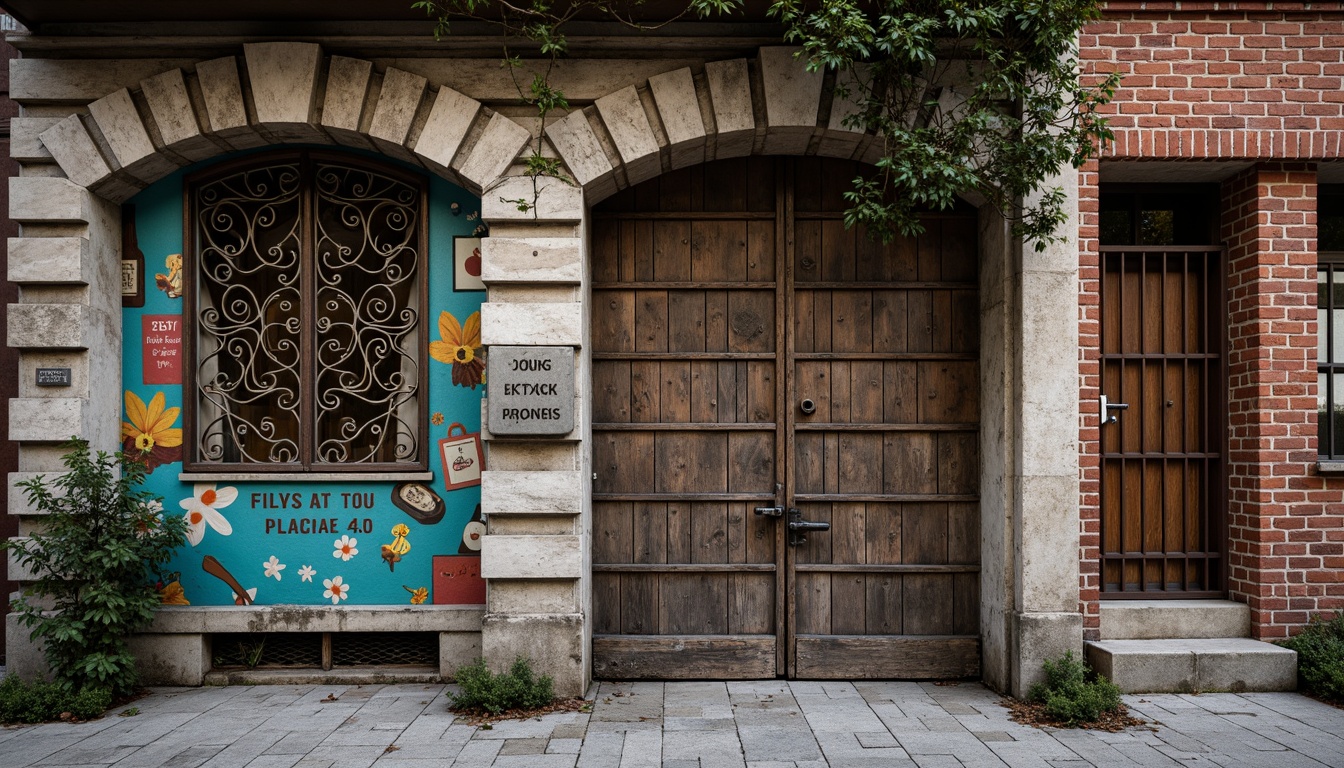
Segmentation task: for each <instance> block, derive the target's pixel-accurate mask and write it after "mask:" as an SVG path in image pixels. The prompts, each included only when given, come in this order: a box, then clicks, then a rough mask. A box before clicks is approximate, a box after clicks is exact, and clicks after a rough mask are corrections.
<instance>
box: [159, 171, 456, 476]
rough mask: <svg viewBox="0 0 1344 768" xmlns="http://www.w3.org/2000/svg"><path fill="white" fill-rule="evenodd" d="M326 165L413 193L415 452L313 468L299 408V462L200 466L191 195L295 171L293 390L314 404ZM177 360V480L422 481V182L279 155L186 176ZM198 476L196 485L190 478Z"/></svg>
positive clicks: (425, 269) (403, 174)
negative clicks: (296, 357) (276, 168)
mask: <svg viewBox="0 0 1344 768" xmlns="http://www.w3.org/2000/svg"><path fill="white" fill-rule="evenodd" d="M319 162H320V163H326V164H330V165H335V166H339V167H343V168H349V169H353V170H357V171H369V172H372V173H376V174H379V175H382V176H384V177H387V178H389V179H393V180H395V181H397V182H400V183H404V184H407V185H409V186H410V187H412V188H413V189H414V190H415V192H416V202H415V206H416V210H417V222H416V225H415V226H416V232H415V237H416V238H417V240H418V242H419V246H420V247H419V252H418V253H417V254H416V262H415V263H416V267H415V268H416V270H417V272H418V276H417V280H416V283H417V284H416V285H415V286H414V287H413V289H412V291H411V294H410V297H409V300H410V302H412V303H411V304H410V306H411V308H412V309H414V311H415V313H416V315H417V320H416V334H417V336H418V338H417V339H416V341H415V349H414V354H415V355H416V358H415V359H416V361H417V363H418V365H417V369H418V370H417V374H418V376H417V381H416V393H417V395H416V399H417V403H416V405H415V406H414V408H415V412H416V421H415V425H414V428H415V429H414V435H413V440H414V443H415V445H416V456H415V459H414V460H412V461H404V462H358V463H348V464H347V463H332V462H323V461H319V460H317V457H316V447H315V445H314V443H315V441H316V434H317V424H316V418H315V417H314V415H313V413H312V411H311V408H310V407H309V406H306V405H305V406H302V407H301V409H300V414H301V416H300V420H299V443H300V447H299V459H298V460H297V461H295V462H288V463H266V462H250V461H233V462H222V461H203V460H202V459H201V458H200V453H199V452H200V438H201V436H200V435H199V434H198V429H199V425H198V424H197V409H198V407H199V405H198V400H199V393H198V392H197V370H196V369H197V367H198V365H199V364H200V361H199V360H198V359H197V350H196V346H197V344H196V335H197V333H198V328H197V310H198V302H197V296H196V293H197V289H198V283H197V275H196V270H197V267H198V243H197V227H196V222H197V215H198V212H197V210H196V208H197V206H196V203H195V200H194V197H195V192H196V191H197V190H198V189H199V188H201V187H202V186H204V185H206V184H209V183H211V182H214V181H218V180H220V179H223V178H227V177H229V176H232V175H235V174H238V173H240V172H243V171H247V170H250V169H257V168H264V167H266V166H268V165H275V164H286V163H297V164H298V165H299V167H300V178H301V180H300V192H299V206H300V213H299V220H300V223H299V227H300V231H301V235H300V249H301V250H300V264H299V270H300V275H301V278H300V309H299V313H300V316H301V328H300V332H301V334H302V336H301V338H302V342H301V348H302V350H303V352H302V362H301V364H300V366H301V367H300V374H299V382H300V386H301V387H302V397H304V398H307V399H312V398H314V397H315V387H316V384H317V380H316V370H317V362H316V354H317V350H316V344H315V343H314V341H315V339H316V338H317V336H316V332H315V330H314V319H315V315H314V313H315V312H316V308H315V305H316V303H317V298H316V296H315V287H314V284H315V280H314V275H315V272H316V269H315V266H314V250H315V241H316V239H317V238H316V228H317V226H318V223H317V216H316V213H315V205H314V200H315V192H314V187H313V179H314V176H315V171H314V168H315V166H316V164H317V163H319ZM182 194H183V223H182V225H183V243H184V246H185V247H184V253H183V278H184V291H183V316H184V318H185V320H186V322H185V323H184V333H183V340H182V343H183V357H184V361H185V362H186V364H185V365H184V366H183V367H184V369H185V370H184V372H183V383H182V386H183V433H184V438H183V441H184V448H185V450H184V452H183V478H184V479H205V478H206V477H209V478H211V479H213V478H217V477H224V476H235V477H236V476H241V475H252V474H257V475H261V476H264V477H267V478H273V479H288V478H282V476H294V479H299V477H300V476H301V477H302V479H340V480H360V479H367V480H379V479H388V478H394V479H395V478H403V479H407V478H412V477H414V478H424V477H427V476H428V474H429V471H430V470H429V454H430V451H429V448H428V435H427V434H426V432H425V430H426V429H428V426H427V425H428V424H429V366H428V360H429V337H430V334H431V331H432V328H431V325H430V323H429V321H428V320H427V319H426V318H427V312H428V307H429V264H430V260H429V248H430V242H429V182H428V179H426V178H425V177H424V176H422V175H420V174H416V173H414V172H411V171H408V170H405V169H402V168H398V167H396V166H393V165H391V164H389V163H383V162H378V161H375V160H369V159H366V158H363V157H360V156H356V155H352V154H347V153H342V152H338V151H327V150H280V151H275V152H268V153H265V154H260V155H248V156H246V157H242V158H238V159H236V160H232V161H229V162H225V163H221V164H219V165H215V166H211V167H210V168H207V169H204V170H202V171H199V172H196V173H193V174H190V175H188V176H187V177H186V178H185V179H184V182H183V193H182ZM194 475H199V477H193V476H194Z"/></svg>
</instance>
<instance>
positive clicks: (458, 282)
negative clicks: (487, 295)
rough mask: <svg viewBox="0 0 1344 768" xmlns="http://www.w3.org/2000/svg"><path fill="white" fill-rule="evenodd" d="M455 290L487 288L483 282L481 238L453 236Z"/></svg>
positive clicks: (480, 289) (482, 289) (481, 289)
mask: <svg viewBox="0 0 1344 768" xmlns="http://www.w3.org/2000/svg"><path fill="white" fill-rule="evenodd" d="M453 290H454V291H484V290H485V283H483V282H481V238H479V237H454V238H453Z"/></svg>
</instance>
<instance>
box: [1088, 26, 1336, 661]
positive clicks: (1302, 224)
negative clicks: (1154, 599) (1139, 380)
mask: <svg viewBox="0 0 1344 768" xmlns="http://www.w3.org/2000/svg"><path fill="white" fill-rule="evenodd" d="M1217 7H1218V8H1219V9H1220V10H1213V9H1214V5H1213V4H1209V3H1204V4H1190V3H1184V4H1171V3H1167V4H1152V3H1146V4H1143V5H1142V6H1140V5H1138V4H1132V3H1127V4H1122V3H1110V4H1109V5H1108V9H1107V12H1106V16H1105V18H1104V19H1103V20H1102V21H1099V22H1097V23H1094V24H1092V25H1090V26H1088V27H1087V28H1086V29H1085V30H1084V34H1083V35H1082V36H1081V38H1080V43H1081V48H1082V50H1081V56H1082V59H1083V61H1084V68H1085V71H1086V72H1090V73H1102V72H1109V71H1120V72H1121V73H1123V80H1122V82H1121V86H1120V88H1118V89H1117V91H1116V94H1115V100H1114V103H1113V104H1112V105H1110V107H1109V108H1108V111H1109V112H1110V114H1111V126H1112V128H1113V129H1114V130H1115V136H1116V140H1115V143H1114V144H1113V145H1112V146H1111V147H1109V148H1108V150H1107V151H1106V153H1105V155H1104V156H1103V163H1102V164H1098V163H1095V162H1094V163H1092V164H1090V165H1088V166H1086V167H1084V168H1083V169H1082V171H1081V172H1080V179H1079V181H1080V184H1079V186H1080V206H1079V207H1080V231H1079V240H1080V249H1079V259H1080V262H1079V265H1080V273H1079V274H1080V286H1079V288H1080V292H1079V339H1080V363H1079V374H1080V389H1079V397H1080V404H1081V409H1080V410H1081V419H1080V434H1079V437H1080V446H1081V452H1082V456H1081V461H1080V464H1081V485H1080V497H1079V502H1080V518H1081V520H1080V522H1081V529H1080V530H1081V553H1082V554H1081V557H1082V571H1081V584H1080V607H1081V610H1082V611H1083V614H1084V626H1085V630H1086V633H1087V636H1088V637H1089V639H1095V638H1096V637H1097V634H1098V627H1099V622H1100V617H1099V606H1098V596H1099V590H1100V579H1099V572H1098V566H1097V563H1098V557H1099V553H1100V550H1099V546H1100V540H1099V533H1100V511H1099V505H1100V469H1099V458H1098V452H1099V429H1098V415H1097V398H1098V396H1099V395H1100V394H1101V390H1100V365H1099V362H1098V346H1099V343H1100V336H1099V322H1100V309H1099V295H1098V290H1099V285H1100V283H1099V260H1098V245H1099V240H1098V229H1099V212H1098V208H1099V206H1098V200H1099V190H1100V185H1101V183H1102V179H1104V178H1106V177H1107V170H1106V165H1105V163H1107V162H1110V161H1116V160H1120V161H1136V160H1141V161H1153V160H1183V161H1189V160H1205V161H1207V160H1220V161H1233V162H1229V163H1226V164H1225V165H1224V166H1223V167H1222V168H1215V169H1213V170H1212V172H1211V171H1210V165H1209V164H1208V163H1202V164H1201V165H1200V171H1199V174H1200V175H1199V176H1198V179H1199V180H1201V181H1208V180H1211V179H1216V180H1218V181H1220V182H1221V185H1222V186H1221V197H1222V205H1221V221H1220V237H1221V239H1222V241H1223V242H1224V243H1225V245H1226V246H1227V248H1228V269H1227V273H1226V275H1225V277H1226V280H1227V288H1228V296H1229V307H1228V311H1229V317H1228V337H1229V338H1228V357H1227V366H1228V378H1229V381H1228V387H1229V390H1228V403H1229V407H1228V414H1227V417H1228V420H1229V432H1228V437H1229V440H1228V457H1227V458H1228V465H1229V472H1228V475H1229V477H1228V489H1227V495H1228V510H1227V515H1228V526H1227V535H1228V545H1227V552H1228V561H1227V562H1228V579H1227V588H1228V593H1229V597H1231V598H1232V599H1235V600H1238V601H1241V602H1246V603H1248V604H1249V605H1250V607H1251V610H1252V634H1253V635H1254V636H1255V637H1257V638H1264V639H1272V638H1278V637H1285V636H1287V635H1288V634H1289V633H1290V632H1292V631H1293V629H1294V628H1296V627H1299V626H1301V625H1302V624H1304V623H1306V622H1307V620H1308V619H1309V617H1310V615H1311V614H1312V613H1316V612H1321V611H1332V610H1335V609H1337V608H1339V607H1340V606H1341V605H1344V583H1341V582H1344V557H1341V555H1344V502H1342V500H1344V493H1342V492H1344V480H1340V479H1333V478H1324V477H1320V476H1317V475H1316V472H1315V470H1316V460H1317V439H1316V394H1317V393H1316V331H1317V328H1316V311H1315V304H1316V180H1317V165H1316V162H1315V161H1329V160H1332V159H1335V158H1338V157H1339V155H1340V149H1341V136H1344V131H1341V128H1344V89H1342V88H1341V86H1342V85H1344V13H1340V6H1339V4H1337V3H1333V4H1330V5H1329V7H1330V9H1331V10H1328V11H1319V10H1309V9H1308V7H1306V6H1300V5H1299V6H1294V7H1291V8H1289V9H1287V10H1284V9H1283V6H1277V5H1276V6H1274V9H1275V10H1273V11H1272V12H1271V11H1269V10H1268V8H1269V6H1268V5H1267V4H1264V3H1240V4H1237V3H1232V4H1218V6H1217ZM1311 7H1314V8H1320V7H1321V6H1319V5H1315V6H1311ZM1097 76H1098V77H1099V76H1100V75H1099V74H1098V75H1097ZM1247 161H1251V162H1250V163H1249V167H1248V162H1247ZM1187 167H1190V166H1187ZM1168 168H1174V167H1173V166H1170V165H1168ZM1180 173H1181V171H1180V170H1179V169H1175V172H1173V173H1165V174H1164V175H1163V176H1162V178H1163V179H1164V180H1170V181H1179V180H1181V177H1180ZM1192 178H1193V177H1192Z"/></svg>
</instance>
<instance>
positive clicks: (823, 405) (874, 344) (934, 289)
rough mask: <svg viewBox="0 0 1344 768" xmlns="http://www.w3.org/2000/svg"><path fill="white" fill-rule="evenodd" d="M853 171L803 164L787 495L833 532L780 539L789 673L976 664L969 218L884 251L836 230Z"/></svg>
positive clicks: (954, 670) (798, 187) (919, 673)
mask: <svg viewBox="0 0 1344 768" xmlns="http://www.w3.org/2000/svg"><path fill="white" fill-rule="evenodd" d="M858 172H859V169H858V168H857V167H853V166H848V167H846V165H843V164H839V163H836V162H833V161H831V162H826V161H819V160H805V161H799V163H798V169H797V175H796V180H797V181H796V184H795V191H794V195H793V198H792V202H793V207H794V210H793V211H792V212H791V213H792V215H791V216H790V217H789V219H790V220H791V221H792V226H793V228H794V231H793V234H794V237H793V238H792V243H793V248H792V251H793V252H792V265H791V267H792V268H791V270H790V275H789V277H790V283H791V285H790V286H788V288H790V289H791V293H792V312H791V316H792V324H791V327H792V330H793V333H792V335H791V338H790V342H791V345H792V355H791V361H792V365H791V370H792V374H793V376H792V381H791V387H790V389H791V392H792V395H791V398H790V402H789V403H788V408H787V421H789V422H790V427H791V435H792V441H791V443H790V445H791V450H790V453H789V456H788V459H787V462H788V464H789V465H790V469H791V471H790V473H789V488H788V492H789V495H790V502H791V503H790V505H789V506H792V507H796V508H797V509H798V510H799V511H800V512H801V516H802V518H803V519H805V520H809V521H818V522H827V523H830V526H831V528H830V530H829V531H827V532H823V533H809V534H807V542H806V543H805V544H803V545H801V546H796V547H790V549H789V550H788V552H789V559H788V563H789V571H790V577H791V585H790V586H791V589H790V594H791V597H792V606H791V611H790V624H791V627H792V631H791V634H790V642H791V644H792V649H791V650H792V653H791V654H790V656H791V658H790V665H789V667H790V673H791V674H792V675H794V676H797V677H803V678H949V677H972V676H977V675H978V674H979V670H980V650H979V612H980V600H979V571H980V565H979V564H980V515H979V495H978V494H979V490H978V489H979V475H980V462H979V436H978V433H979V399H980V398H979V348H980V344H979V336H980V333H979V322H978V321H979V312H980V306H979V300H978V291H977V277H976V276H977V253H976V247H975V233H976V224H975V221H976V220H975V215H974V213H973V212H972V213H970V214H950V215H943V216H930V217H928V218H927V219H926V220H925V223H926V227H927V231H926V232H925V234H923V235H921V236H919V237H918V238H905V239H899V240H897V241H895V242H893V243H892V244H890V245H887V246H883V245H882V244H881V243H876V242H873V241H870V240H869V239H868V238H867V236H866V235H865V234H864V233H863V232H861V231H858V230H846V229H845V227H844V223H843V221H842V212H843V210H844V208H845V205H844V201H843V199H842V197H841V195H842V193H843V191H844V190H845V189H846V188H847V186H848V183H849V180H850V179H852V178H854V176H855V175H857V173H858ZM804 401H809V402H804Z"/></svg>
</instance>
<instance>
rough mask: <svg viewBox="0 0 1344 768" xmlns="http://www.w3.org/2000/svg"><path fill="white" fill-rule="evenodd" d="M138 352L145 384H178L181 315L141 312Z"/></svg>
mask: <svg viewBox="0 0 1344 768" xmlns="http://www.w3.org/2000/svg"><path fill="white" fill-rule="evenodd" d="M140 322H141V328H140V330H141V335H140V339H141V351H142V353H143V363H144V373H145V383H146V384H181V383H182V316H181V315H144V316H142V317H141V318H140Z"/></svg>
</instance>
